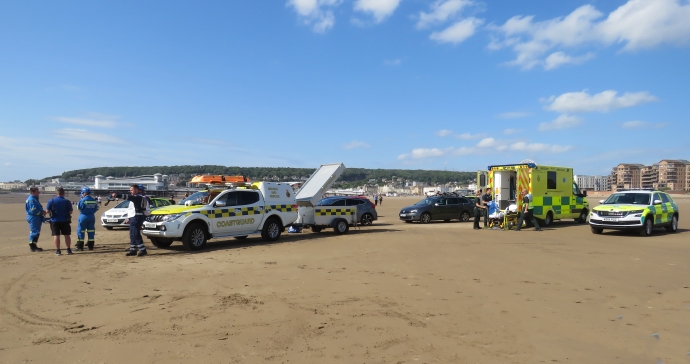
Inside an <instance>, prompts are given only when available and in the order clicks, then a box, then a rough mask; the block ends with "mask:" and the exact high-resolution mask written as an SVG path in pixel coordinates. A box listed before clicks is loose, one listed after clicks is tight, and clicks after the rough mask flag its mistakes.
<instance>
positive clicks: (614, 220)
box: [603, 217, 618, 222]
mask: <svg viewBox="0 0 690 364" xmlns="http://www.w3.org/2000/svg"><path fill="white" fill-rule="evenodd" d="M603 220H604V221H607V222H618V219H616V218H613V217H605V218H603Z"/></svg>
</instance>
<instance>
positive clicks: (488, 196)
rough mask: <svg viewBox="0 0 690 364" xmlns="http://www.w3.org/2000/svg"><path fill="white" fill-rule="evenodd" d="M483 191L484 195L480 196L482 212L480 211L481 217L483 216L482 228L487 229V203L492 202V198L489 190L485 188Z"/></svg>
mask: <svg viewBox="0 0 690 364" xmlns="http://www.w3.org/2000/svg"><path fill="white" fill-rule="evenodd" d="M484 191H485V192H484V195H482V206H484V211H482V215H484V227H487V225H488V224H489V202H490V201H491V200H492V198H491V189H489V188H486V189H485V190H484Z"/></svg>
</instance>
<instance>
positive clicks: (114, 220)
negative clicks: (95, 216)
mask: <svg viewBox="0 0 690 364" xmlns="http://www.w3.org/2000/svg"><path fill="white" fill-rule="evenodd" d="M105 222H117V219H108V220H105Z"/></svg>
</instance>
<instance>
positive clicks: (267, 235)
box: [261, 218, 282, 241]
mask: <svg viewBox="0 0 690 364" xmlns="http://www.w3.org/2000/svg"><path fill="white" fill-rule="evenodd" d="M281 230H282V227H281V226H280V222H279V221H278V219H276V218H272V219H269V220H268V221H266V223H265V224H264V229H263V230H261V237H262V238H263V239H264V241H276V240H278V239H279V238H280V231H281Z"/></svg>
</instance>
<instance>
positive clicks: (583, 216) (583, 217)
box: [575, 209, 588, 224]
mask: <svg viewBox="0 0 690 364" xmlns="http://www.w3.org/2000/svg"><path fill="white" fill-rule="evenodd" d="M587 213H588V211H587V209H583V210H582V211H580V217H578V218H577V219H575V221H577V222H578V223H580V224H584V223H586V222H587Z"/></svg>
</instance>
